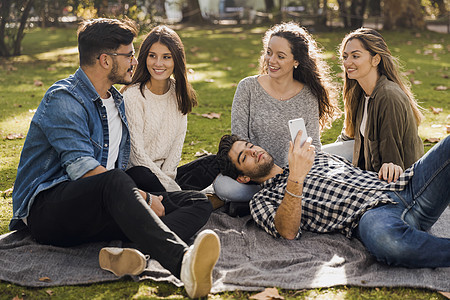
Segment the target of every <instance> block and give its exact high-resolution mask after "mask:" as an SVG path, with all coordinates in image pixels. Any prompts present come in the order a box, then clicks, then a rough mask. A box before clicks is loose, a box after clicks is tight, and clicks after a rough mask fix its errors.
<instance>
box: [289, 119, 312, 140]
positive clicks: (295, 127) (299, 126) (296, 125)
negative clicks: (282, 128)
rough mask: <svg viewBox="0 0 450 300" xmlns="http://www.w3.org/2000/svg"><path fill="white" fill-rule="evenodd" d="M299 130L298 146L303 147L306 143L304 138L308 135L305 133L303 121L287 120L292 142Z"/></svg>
mask: <svg viewBox="0 0 450 300" xmlns="http://www.w3.org/2000/svg"><path fill="white" fill-rule="evenodd" d="M299 130H301V131H302V136H301V138H300V146H303V144H304V143H305V141H306V138H307V137H308V134H307V133H306V127H305V121H304V120H303V118H298V119H294V120H289V131H290V132H291V139H292V142H294V141H295V137H296V136H297V133H298V131H299Z"/></svg>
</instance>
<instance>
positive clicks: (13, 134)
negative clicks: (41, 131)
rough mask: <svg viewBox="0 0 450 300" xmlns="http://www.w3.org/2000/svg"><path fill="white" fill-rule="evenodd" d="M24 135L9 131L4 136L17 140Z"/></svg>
mask: <svg viewBox="0 0 450 300" xmlns="http://www.w3.org/2000/svg"><path fill="white" fill-rule="evenodd" d="M23 138H24V136H23V134H21V133H10V134H8V135H7V136H6V139H7V140H18V139H23Z"/></svg>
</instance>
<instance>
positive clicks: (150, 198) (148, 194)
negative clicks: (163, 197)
mask: <svg viewBox="0 0 450 300" xmlns="http://www.w3.org/2000/svg"><path fill="white" fill-rule="evenodd" d="M145 193H146V194H147V203H148V206H150V207H151V206H152V201H153V199H152V195H151V194H150V193H147V192H145Z"/></svg>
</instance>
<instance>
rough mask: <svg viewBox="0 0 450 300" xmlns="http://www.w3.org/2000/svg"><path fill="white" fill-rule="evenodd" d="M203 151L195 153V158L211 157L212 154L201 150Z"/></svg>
mask: <svg viewBox="0 0 450 300" xmlns="http://www.w3.org/2000/svg"><path fill="white" fill-rule="evenodd" d="M201 150H202V151H197V152H195V154H194V156H195V157H202V156H206V155H211V154H212V153H211V152H208V151H206V150H205V149H201Z"/></svg>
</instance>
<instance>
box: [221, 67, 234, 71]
mask: <svg viewBox="0 0 450 300" xmlns="http://www.w3.org/2000/svg"><path fill="white" fill-rule="evenodd" d="M223 69H224V70H225V71H231V70H233V68H232V67H225V68H223Z"/></svg>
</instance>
